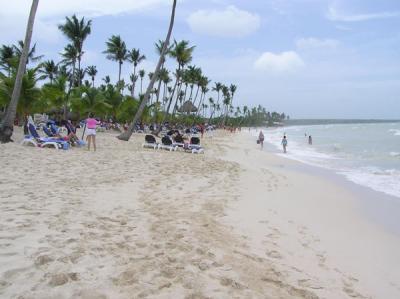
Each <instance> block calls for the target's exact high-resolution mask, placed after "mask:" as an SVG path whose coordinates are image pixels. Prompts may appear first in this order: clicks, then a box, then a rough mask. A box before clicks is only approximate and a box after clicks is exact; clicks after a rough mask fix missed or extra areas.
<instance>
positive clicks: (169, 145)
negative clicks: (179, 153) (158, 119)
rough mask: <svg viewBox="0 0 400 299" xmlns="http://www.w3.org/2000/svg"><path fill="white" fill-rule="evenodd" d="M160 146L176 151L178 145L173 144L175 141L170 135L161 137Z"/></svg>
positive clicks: (160, 147)
mask: <svg viewBox="0 0 400 299" xmlns="http://www.w3.org/2000/svg"><path fill="white" fill-rule="evenodd" d="M158 148H159V149H166V150H169V151H170V152H172V151H176V150H177V148H178V147H177V146H174V145H173V142H172V140H171V138H170V137H169V136H164V137H163V138H161V144H159V145H158Z"/></svg>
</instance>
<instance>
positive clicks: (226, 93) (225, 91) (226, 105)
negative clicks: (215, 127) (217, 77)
mask: <svg viewBox="0 0 400 299" xmlns="http://www.w3.org/2000/svg"><path fill="white" fill-rule="evenodd" d="M222 95H223V97H224V100H223V104H224V108H225V113H224V117H223V119H222V123H221V125H222V126H223V125H225V122H226V118H227V116H228V113H229V106H230V105H231V95H230V92H229V88H228V87H227V86H225V85H223V86H222Z"/></svg>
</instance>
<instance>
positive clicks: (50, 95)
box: [42, 74, 69, 111]
mask: <svg viewBox="0 0 400 299" xmlns="http://www.w3.org/2000/svg"><path fill="white" fill-rule="evenodd" d="M67 83H68V76H66V75H64V74H62V75H58V76H57V77H56V78H55V79H54V81H53V82H52V83H48V84H45V85H44V86H43V88H42V94H43V97H44V98H45V99H47V100H49V101H50V103H51V106H52V107H56V108H63V111H67V108H68V101H69V95H68V92H67Z"/></svg>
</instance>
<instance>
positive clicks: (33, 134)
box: [21, 124, 69, 150]
mask: <svg viewBox="0 0 400 299" xmlns="http://www.w3.org/2000/svg"><path fill="white" fill-rule="evenodd" d="M28 130H29V134H30V135H28V136H25V138H24V139H23V140H22V142H21V144H22V145H32V146H35V147H54V148H55V149H57V150H58V149H68V148H69V143H68V142H66V141H64V140H61V139H55V138H42V137H40V135H39V133H38V132H37V131H36V128H35V126H34V125H33V124H28Z"/></svg>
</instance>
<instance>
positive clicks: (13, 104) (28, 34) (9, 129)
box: [0, 0, 39, 143]
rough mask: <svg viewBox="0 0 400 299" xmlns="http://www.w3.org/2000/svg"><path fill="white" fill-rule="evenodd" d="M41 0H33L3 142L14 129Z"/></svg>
mask: <svg viewBox="0 0 400 299" xmlns="http://www.w3.org/2000/svg"><path fill="white" fill-rule="evenodd" d="M38 4H39V0H33V1H32V6H31V11H30V14H29V19H28V25H27V28H26V34H25V41H24V48H23V49H22V53H21V59H20V61H19V65H18V71H17V76H16V78H15V83H14V89H13V93H12V96H11V101H10V104H9V105H8V107H7V110H6V113H5V116H4V119H3V122H2V123H1V126H0V141H1V143H6V142H10V141H12V140H11V136H12V133H13V130H14V119H15V115H16V113H17V106H18V100H19V97H20V95H21V87H22V78H23V76H24V73H25V69H26V63H27V60H28V53H29V47H30V44H31V39H32V31H33V24H34V23H35V15H36V11H37V7H38Z"/></svg>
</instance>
